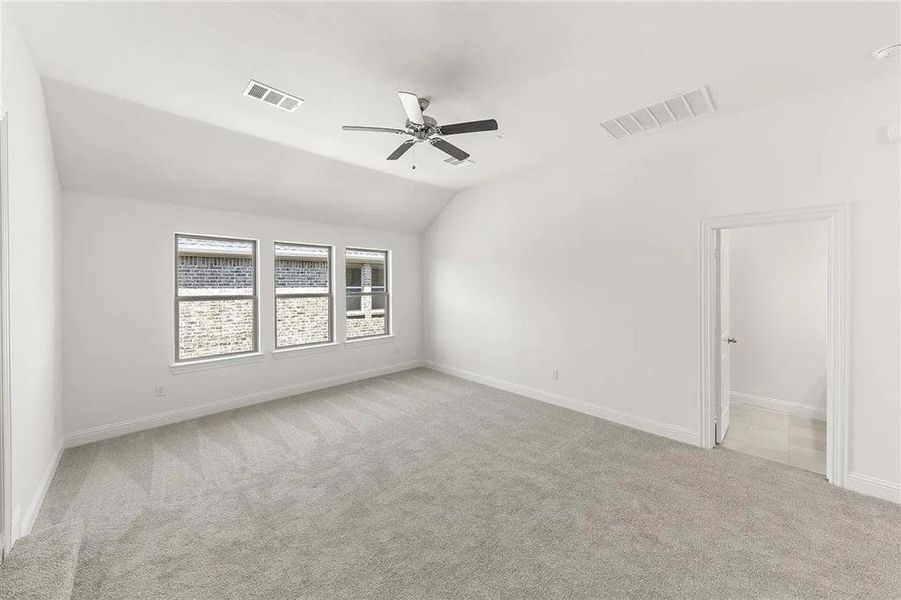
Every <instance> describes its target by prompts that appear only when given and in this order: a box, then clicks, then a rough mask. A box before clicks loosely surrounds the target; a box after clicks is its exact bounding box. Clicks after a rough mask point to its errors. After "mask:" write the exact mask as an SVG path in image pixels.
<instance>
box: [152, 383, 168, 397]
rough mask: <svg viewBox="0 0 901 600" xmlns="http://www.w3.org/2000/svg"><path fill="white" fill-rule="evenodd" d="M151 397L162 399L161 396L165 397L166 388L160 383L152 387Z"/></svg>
mask: <svg viewBox="0 0 901 600" xmlns="http://www.w3.org/2000/svg"><path fill="white" fill-rule="evenodd" d="M153 395H154V396H156V397H157V398H162V397H163V396H165V395H166V386H164V385H163V384H161V383H158V384H156V385H155V386H153Z"/></svg>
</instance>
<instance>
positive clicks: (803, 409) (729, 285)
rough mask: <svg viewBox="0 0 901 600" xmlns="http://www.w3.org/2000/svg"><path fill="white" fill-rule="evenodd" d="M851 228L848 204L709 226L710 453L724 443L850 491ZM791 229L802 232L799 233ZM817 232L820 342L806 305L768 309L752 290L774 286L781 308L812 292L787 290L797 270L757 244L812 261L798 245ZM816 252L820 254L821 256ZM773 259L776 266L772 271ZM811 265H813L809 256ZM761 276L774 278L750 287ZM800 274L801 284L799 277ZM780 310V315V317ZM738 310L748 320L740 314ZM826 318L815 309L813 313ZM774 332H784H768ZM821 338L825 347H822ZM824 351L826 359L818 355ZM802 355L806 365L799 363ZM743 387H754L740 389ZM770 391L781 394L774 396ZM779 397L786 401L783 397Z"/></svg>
mask: <svg viewBox="0 0 901 600" xmlns="http://www.w3.org/2000/svg"><path fill="white" fill-rule="evenodd" d="M847 222H848V221H847V207H846V206H826V207H816V208H810V209H794V210H780V211H772V212H766V213H754V214H745V215H734V216H726V217H715V218H710V219H704V220H702V221H701V223H700V231H699V242H700V258H701V260H700V269H701V276H700V313H701V319H700V323H701V328H700V351H701V382H700V384H701V386H700V387H701V398H700V405H701V411H700V413H701V415H700V419H701V424H700V431H701V445H702V446H704V447H707V448H713V447H714V446H716V445H718V444H721V445H723V446H725V447H727V448H728V447H732V448H733V449H735V450H738V451H744V452H747V453H749V454H756V455H758V456H762V457H763V458H768V459H771V460H778V461H779V462H785V463H787V464H794V466H798V467H800V468H805V469H807V470H811V471H814V472H818V473H820V474H823V475H825V476H826V478H827V479H828V480H829V481H830V482H832V483H835V484H837V485H841V486H844V476H845V473H846V471H847V463H848V461H847V454H846V451H847V444H846V435H847V433H846V432H847V427H846V425H847V397H848V394H847V381H848V376H847V369H848V361H847V354H848V351H847V341H848V334H847V325H846V323H847V291H846V286H847V281H848V274H847V257H846V248H847ZM792 224H794V225H796V226H797V227H796V228H792V227H790V225H792ZM780 227H781V229H780ZM817 233H818V235H819V236H821V237H820V243H821V245H822V250H823V253H822V262H821V264H822V268H823V270H824V272H821V273H820V274H819V275H820V276H821V279H820V280H819V282H820V283H822V286H821V287H820V294H821V296H820V303H821V304H822V315H821V316H822V318H823V321H824V325H825V326H824V327H822V329H821V334H816V333H815V332H813V329H811V328H812V324H813V323H815V322H816V321H817V319H818V315H816V314H805V313H804V312H803V307H798V306H795V307H794V308H793V309H792V308H791V307H788V306H779V307H775V308H774V307H772V306H770V307H769V308H768V307H766V306H764V305H765V304H766V300H765V299H762V298H763V296H762V295H761V294H763V295H764V296H765V295H766V293H765V291H762V290H758V289H750V288H749V287H748V286H753V285H762V286H772V287H771V289H770V292H771V293H770V294H769V295H770V296H773V298H771V299H770V300H772V301H776V300H774V298H775V297H777V296H779V290H780V288H786V287H792V286H793V289H794V291H795V292H798V290H800V289H801V287H803V286H802V284H801V283H800V282H798V281H794V282H791V283H790V284H789V283H786V282H787V281H789V280H787V279H785V278H790V277H792V276H793V275H792V273H790V272H788V271H790V269H788V270H786V269H782V265H781V264H777V262H776V261H775V260H774V258H773V257H772V253H770V257H769V258H767V257H766V252H763V253H762V254H763V257H761V252H759V251H757V250H754V249H753V246H754V244H770V245H771V246H775V245H776V244H777V242H778V243H783V242H785V243H788V244H789V246H786V247H787V248H790V247H791V244H794V245H795V248H794V250H793V251H792V252H794V253H795V254H802V255H803V254H804V250H803V249H799V247H798V244H799V243H800V242H801V240H800V239H794V238H801V237H803V236H814V235H817ZM779 240H782V241H781V242H779ZM739 247H740V248H741V256H742V260H741V261H738V262H737V261H736V260H734V259H735V258H736V254H737V252H738V250H739ZM749 247H750V248H751V250H749ZM807 250H810V251H811V252H813V249H810V248H808V249H807ZM773 251H775V249H773ZM808 254H809V252H808ZM796 258H797V257H796ZM767 260H769V261H771V262H772V264H770V265H767V264H766V261H767ZM806 260H810V256H807V257H806ZM796 262H797V261H796ZM737 267H738V268H741V270H742V272H741V277H740V278H739V279H740V280H741V281H737V280H736V268H737ZM768 267H769V268H768ZM755 270H756V271H757V272H758V273H764V274H767V275H769V276H770V280H769V281H766V282H763V281H759V280H758V281H753V280H752V281H750V282H749V281H748V276H750V275H752V273H751V272H752V271H755ZM780 271H783V272H780ZM794 276H795V277H798V274H797V272H795V273H794ZM780 277H781V278H782V280H781V281H780ZM811 282H813V283H811ZM817 282H818V280H817V278H816V277H815V276H812V277H811V278H810V279H809V281H808V285H809V286H813V287H816V285H817ZM799 286H801V287H799ZM736 293H739V294H741V298H740V299H739V300H738V301H736V299H735V298H733V297H732V296H734V295H735V294H736ZM798 293H800V292H798ZM823 296H824V297H823ZM782 298H788V296H784V295H783V296H782ZM776 308H777V309H778V311H779V312H778V313H773V312H772V311H773V310H775V309H776ZM736 310H738V311H739V312H740V314H736ZM817 310H818V309H817V308H816V307H811V309H810V312H811V313H815V312H816V311H817ZM792 311H794V312H792ZM736 319H737V320H738V321H740V322H741V324H740V325H738V323H736V322H735V321H736ZM780 319H781V325H780V323H779V320H780ZM802 321H803V322H802ZM767 324H771V325H772V328H771V329H776V330H777V331H773V330H769V331H765V329H766V327H765V326H766V325H767ZM736 327H737V328H736ZM805 327H806V328H805ZM738 330H741V331H742V332H743V336H744V339H742V337H741V336H739V335H738ZM817 335H821V336H822V339H821V340H817V339H816V338H817ZM818 343H819V344H820V346H819V348H820V350H819V354H817V351H816V348H815V347H816V346H817V344H818ZM742 344H744V345H742ZM740 346H741V350H740V351H739V350H737V348H739V347H740ZM802 354H803V355H804V358H803V359H801V358H800V357H801V355H802ZM817 356H819V360H820V361H821V362H819V363H817ZM780 357H781V358H780ZM786 357H788V358H786ZM736 361H738V364H736ZM789 361H790V362H789ZM742 387H745V388H747V389H740V388H742ZM754 390H756V392H755V391H754ZM766 390H774V391H770V392H769V393H767V392H766ZM780 395H782V396H784V397H782V398H780V397H779V396H780ZM790 433H791V434H794V435H790ZM755 436H763V437H755ZM767 437H769V439H766V438H767ZM793 443H794V447H793V446H792V444H793ZM767 446H769V447H767ZM793 448H794V450H793ZM816 449H819V452H820V454H818V453H817V450H816Z"/></svg>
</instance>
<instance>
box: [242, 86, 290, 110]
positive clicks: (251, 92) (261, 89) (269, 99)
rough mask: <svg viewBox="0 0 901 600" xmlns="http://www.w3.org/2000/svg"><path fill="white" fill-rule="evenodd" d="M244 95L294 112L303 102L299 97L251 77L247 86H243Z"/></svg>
mask: <svg viewBox="0 0 901 600" xmlns="http://www.w3.org/2000/svg"><path fill="white" fill-rule="evenodd" d="M244 95H245V96H247V97H248V98H256V99H257V100H262V101H263V102H265V103H266V104H271V105H272V106H277V107H278V108H281V109H282V110H286V111H288V112H294V111H295V110H297V108H298V107H299V106H300V105H301V104H303V100H302V99H301V98H298V97H297V96H292V95H291V94H286V93H285V92H283V91H281V90H277V89H275V88H273V87H271V86H268V85H266V84H265V83H260V82H259V81H254V80H253V79H251V80H250V83H248V84H247V87H246V88H244Z"/></svg>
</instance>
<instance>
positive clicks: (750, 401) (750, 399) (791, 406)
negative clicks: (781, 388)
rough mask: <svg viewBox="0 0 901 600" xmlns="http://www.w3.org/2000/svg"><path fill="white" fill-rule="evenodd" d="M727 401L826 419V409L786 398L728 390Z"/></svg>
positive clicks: (821, 419) (820, 419)
mask: <svg viewBox="0 0 901 600" xmlns="http://www.w3.org/2000/svg"><path fill="white" fill-rule="evenodd" d="M729 401H730V402H733V403H735V404H747V405H748V406H759V407H760V408H766V409H769V410H773V411H776V412H780V413H782V414H786V415H795V416H798V417H807V418H810V419H817V420H819V421H825V420H826V409H825V408H819V407H817V406H813V405H811V404H801V403H800V402H789V401H788V400H779V399H777V398H767V397H766V396H755V395H754V394H744V393H742V392H729Z"/></svg>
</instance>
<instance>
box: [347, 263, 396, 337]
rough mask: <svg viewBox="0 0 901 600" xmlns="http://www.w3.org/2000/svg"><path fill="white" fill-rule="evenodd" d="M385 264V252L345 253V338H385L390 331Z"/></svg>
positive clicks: (388, 295)
mask: <svg viewBox="0 0 901 600" xmlns="http://www.w3.org/2000/svg"><path fill="white" fill-rule="evenodd" d="M388 262H389V253H388V251H387V250H364V249H362V248H347V250H346V251H345V253H344V264H345V267H346V269H345V293H346V295H347V313H346V316H347V339H349V340H352V339H358V338H367V337H375V336H379V335H388V333H389V332H390V331H391V328H390V323H389V318H390V311H389V310H388V309H389V307H390V295H391V290H389V289H388V282H389V279H388Z"/></svg>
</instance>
